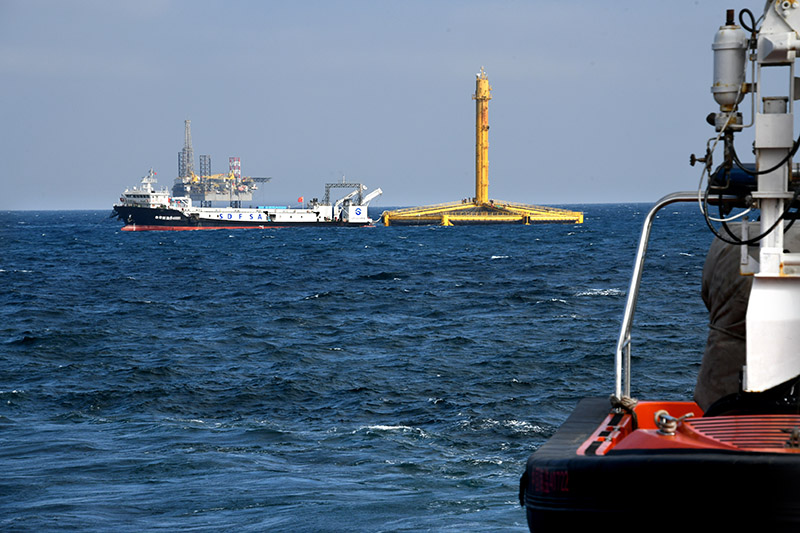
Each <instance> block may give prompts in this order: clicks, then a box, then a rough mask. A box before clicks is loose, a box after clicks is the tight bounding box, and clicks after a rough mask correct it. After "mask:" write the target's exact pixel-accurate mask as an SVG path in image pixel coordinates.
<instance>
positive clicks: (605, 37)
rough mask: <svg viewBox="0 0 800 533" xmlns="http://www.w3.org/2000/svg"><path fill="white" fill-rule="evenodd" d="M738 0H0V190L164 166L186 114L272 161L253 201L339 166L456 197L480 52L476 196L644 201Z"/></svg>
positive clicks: (300, 190)
mask: <svg viewBox="0 0 800 533" xmlns="http://www.w3.org/2000/svg"><path fill="white" fill-rule="evenodd" d="M755 4H756V5H753V4H752V3H751V4H750V5H747V4H736V3H735V2H734V3H731V2H730V1H725V2H722V1H720V0H669V1H655V0H653V1H647V2H641V1H634V0H630V1H619V2H611V1H602V2H600V1H597V0H573V1H570V2H566V1H561V2H557V1H546V0H539V1H534V0H527V1H493V0H475V1H473V0H459V1H456V0H428V1H416V0H405V1H392V0H385V1H382V0H373V1H335V0H328V1H302V0H297V1H288V0H287V1H280V2H279V1H267V0H263V1H227V2H223V1H206V0H191V1H190V0H172V1H170V0H136V1H127V2H122V1H111V0H94V1H88V0H87V1H80V0H74V1H63V0H52V1H46V0H0V80H2V81H1V83H0V102H1V103H0V113H1V114H0V122H1V123H2V128H1V130H0V131H1V133H0V150H1V151H0V184H2V193H1V194H0V209H104V208H108V209H110V208H111V205H112V204H113V203H114V201H116V200H117V199H118V198H119V194H120V193H121V192H122V190H124V189H125V188H126V187H128V186H133V185H137V184H138V183H139V180H140V178H141V177H142V176H143V175H145V174H146V173H147V170H148V169H149V168H150V167H153V168H154V169H155V170H156V172H158V177H159V184H160V185H169V186H171V185H172V180H173V179H174V177H175V175H176V173H177V153H178V152H179V151H180V149H181V148H182V147H183V135H184V120H185V119H190V120H191V121H192V138H193V146H194V153H195V158H197V156H198V155H199V154H209V155H211V157H212V163H213V171H214V172H227V168H228V157H229V156H238V157H240V158H241V161H242V171H243V174H245V175H250V176H271V177H272V178H273V180H272V182H271V183H268V184H266V185H264V186H263V187H262V189H263V191H262V192H263V193H264V194H263V195H262V196H260V197H258V199H259V200H260V203H263V202H269V203H274V204H281V203H288V202H292V201H294V200H296V199H297V197H298V196H301V195H302V196H305V197H306V198H307V199H308V198H310V197H312V196H321V195H322V193H323V190H324V184H325V183H326V182H329V181H337V180H340V179H341V178H342V176H345V177H346V179H347V180H348V181H361V182H363V183H365V184H366V185H367V186H368V187H369V188H370V189H373V188H375V187H381V188H382V189H383V191H384V194H383V197H380V198H378V199H377V200H376V201H375V202H373V205H377V206H401V205H421V204H428V203H438V202H447V201H454V200H460V199H462V198H466V197H471V196H473V195H474V149H475V134H474V124H475V103H474V102H473V101H472V99H471V95H472V93H473V92H474V91H475V74H476V73H477V72H479V71H480V68H481V67H482V66H483V67H484V68H485V70H486V72H487V74H488V76H489V82H490V84H491V86H492V88H493V92H492V95H493V99H492V101H491V102H490V104H489V123H490V126H491V130H490V132H489V143H490V148H489V196H490V197H491V198H495V199H499V200H510V201H517V202H524V203H533V204H545V205H548V204H575V203H606V202H632V201H643V202H651V201H654V200H656V199H657V198H659V197H660V196H662V195H663V194H665V193H667V192H671V191H674V190H686V189H693V188H696V187H697V183H698V180H699V172H700V169H699V167H690V166H689V165H688V159H689V154H690V153H692V152H696V153H698V154H699V153H701V152H702V151H703V150H704V147H705V142H706V140H707V138H708V137H710V136H711V135H712V134H713V130H712V128H711V127H710V126H708V125H707V124H706V122H705V116H706V115H707V114H708V113H709V112H711V111H714V110H715V105H714V102H713V99H712V96H711V93H710V85H711V77H712V56H711V43H712V40H713V37H714V32H715V31H716V30H717V28H718V27H719V26H720V25H721V24H722V23H724V19H725V9H726V8H736V9H737V10H738V9H740V8H743V7H749V8H750V9H751V10H752V11H753V12H757V15H758V14H760V9H761V8H762V7H763V2H762V1H760V0H759V1H758V2H755ZM740 150H741V148H740ZM195 165H197V159H196V160H195Z"/></svg>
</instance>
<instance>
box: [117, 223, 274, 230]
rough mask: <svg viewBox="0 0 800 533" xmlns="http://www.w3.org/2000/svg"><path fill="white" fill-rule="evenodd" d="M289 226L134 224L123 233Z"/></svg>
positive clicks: (126, 227)
mask: <svg viewBox="0 0 800 533" xmlns="http://www.w3.org/2000/svg"><path fill="white" fill-rule="evenodd" d="M285 227H287V226H147V225H142V224H132V225H130V226H125V227H123V228H122V231H194V230H202V229H276V228H285Z"/></svg>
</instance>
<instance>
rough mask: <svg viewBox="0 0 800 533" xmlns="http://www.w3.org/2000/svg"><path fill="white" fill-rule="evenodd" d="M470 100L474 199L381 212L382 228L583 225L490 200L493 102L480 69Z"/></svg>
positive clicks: (571, 215) (559, 212) (547, 210)
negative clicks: (471, 100)
mask: <svg viewBox="0 0 800 533" xmlns="http://www.w3.org/2000/svg"><path fill="white" fill-rule="evenodd" d="M472 99H473V100H475V197H474V198H472V199H471V200H462V201H461V202H450V203H446V204H437V205H429V206H422V207H409V208H406V209H397V210H395V211H384V212H383V214H382V215H381V218H382V219H383V224H384V225H385V226H391V225H431V224H438V225H442V226H453V225H462V224H493V223H494V224H497V223H501V224H515V223H516V224H532V223H545V222H561V223H566V224H582V223H583V213H582V212H580V211H568V210H566V209H558V208H555V207H542V206H536V205H527V204H517V203H511V202H501V201H497V200H490V199H489V100H491V99H492V88H491V86H489V78H488V76H487V75H486V72H485V71H484V70H483V67H481V72H480V74H478V75H477V76H476V80H475V94H474V95H472Z"/></svg>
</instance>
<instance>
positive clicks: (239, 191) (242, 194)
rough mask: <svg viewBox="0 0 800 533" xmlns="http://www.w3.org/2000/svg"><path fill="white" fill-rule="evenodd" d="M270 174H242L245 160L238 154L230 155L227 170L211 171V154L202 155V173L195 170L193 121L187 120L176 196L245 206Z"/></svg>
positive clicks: (203, 202)
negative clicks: (262, 175)
mask: <svg viewBox="0 0 800 533" xmlns="http://www.w3.org/2000/svg"><path fill="white" fill-rule="evenodd" d="M270 179H271V178H261V177H258V178H256V177H250V176H242V162H241V159H239V158H238V157H229V158H228V173H227V174H212V173H211V156H210V155H201V156H200V174H195V172H194V149H193V148H192V123H191V121H190V120H186V121H185V122H184V144H183V150H181V151H180V152H178V177H177V178H175V183H174V185H173V187H172V195H173V196H179V197H180V196H188V197H190V198H191V199H192V201H193V202H198V203H199V205H200V206H201V207H211V202H214V201H217V202H229V203H230V206H231V207H242V201H248V202H249V201H251V200H252V199H253V191H254V190H256V189H258V185H256V184H257V183H264V182H267V181H269V180H270Z"/></svg>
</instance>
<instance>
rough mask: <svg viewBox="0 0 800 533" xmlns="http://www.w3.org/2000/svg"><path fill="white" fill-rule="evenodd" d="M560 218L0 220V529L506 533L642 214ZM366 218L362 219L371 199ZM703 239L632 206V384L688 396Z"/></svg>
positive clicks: (680, 213)
mask: <svg viewBox="0 0 800 533" xmlns="http://www.w3.org/2000/svg"><path fill="white" fill-rule="evenodd" d="M567 207H569V208H572V209H579V210H583V211H584V212H585V217H586V219H585V220H586V221H585V223H584V224H583V225H531V226H502V227H500V226H494V227H491V226H474V227H410V228H409V227H388V228H386V227H382V226H377V227H372V228H294V229H275V230H272V229H270V230H233V231H231V230H214V231H202V232H142V233H129V232H121V231H120V227H121V224H120V223H119V222H118V221H116V220H113V219H110V218H109V214H110V209H109V210H108V211H60V212H52V211H51V212H33V211H14V212H0V287H2V290H0V302H2V305H0V365H1V366H0V471H2V475H1V476H0V530H2V531H36V532H39V531H81V532H107V531H114V532H117V533H122V532H139V531H203V532H205V531H240V532H261V531H293V532H294V531H348V532H350V531H356V532H358V531H364V532H380V531H459V532H463V531H476V532H477V531H479V532H484V531H526V524H525V512H524V510H523V509H522V508H521V507H520V506H519V503H518V501H517V491H518V481H519V476H520V474H521V473H522V471H523V470H524V465H525V461H526V459H527V457H528V455H529V454H530V453H531V452H533V451H534V450H536V449H537V447H539V446H540V445H541V444H542V443H544V442H545V441H546V440H547V439H548V437H550V436H551V435H553V433H554V432H555V431H556V429H557V428H558V427H559V425H560V424H561V423H562V422H563V421H564V420H565V419H566V417H567V416H568V415H569V414H570V412H571V411H572V409H573V408H574V407H575V405H576V403H577V402H578V400H579V399H580V398H582V397H584V396H608V395H609V394H611V393H612V392H613V391H614V381H613V379H614V366H613V357H614V350H615V346H616V339H617V336H618V332H619V323H620V319H621V317H622V313H623V308H624V304H625V298H626V295H627V292H628V284H629V281H630V275H631V271H632V265H633V259H634V255H635V250H636V245H637V242H638V235H639V231H640V229H641V225H642V221H643V218H644V216H645V214H646V211H647V209H648V208H649V206H648V205H644V204H635V205H633V204H626V205H580V206H567ZM375 216H377V213H376V214H375ZM710 242H711V236H710V233H709V232H708V230H707V229H706V226H705V223H704V222H703V220H702V217H701V216H700V215H699V213H698V209H697V206H696V205H678V206H677V207H675V206H672V207H668V208H666V209H665V210H664V211H662V212H661V215H660V216H659V219H658V220H657V221H656V224H655V227H654V231H653V239H652V242H651V245H650V248H649V253H648V261H647V265H646V270H645V275H644V280H643V289H642V295H641V300H640V304H639V307H638V309H637V315H636V316H637V320H636V324H635V327H634V334H633V353H634V361H633V374H634V377H633V391H632V393H633V395H634V396H637V397H639V398H640V399H656V398H657V399H676V400H679V399H690V398H691V396H692V391H693V387H694V380H695V375H696V373H697V370H698V368H699V363H700V358H701V355H702V352H703V345H704V337H705V333H706V323H707V318H706V312H705V307H704V306H703V303H702V301H701V299H700V275H701V271H702V266H703V260H704V258H703V256H704V253H705V250H706V248H707V247H708V245H709V243H710Z"/></svg>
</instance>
